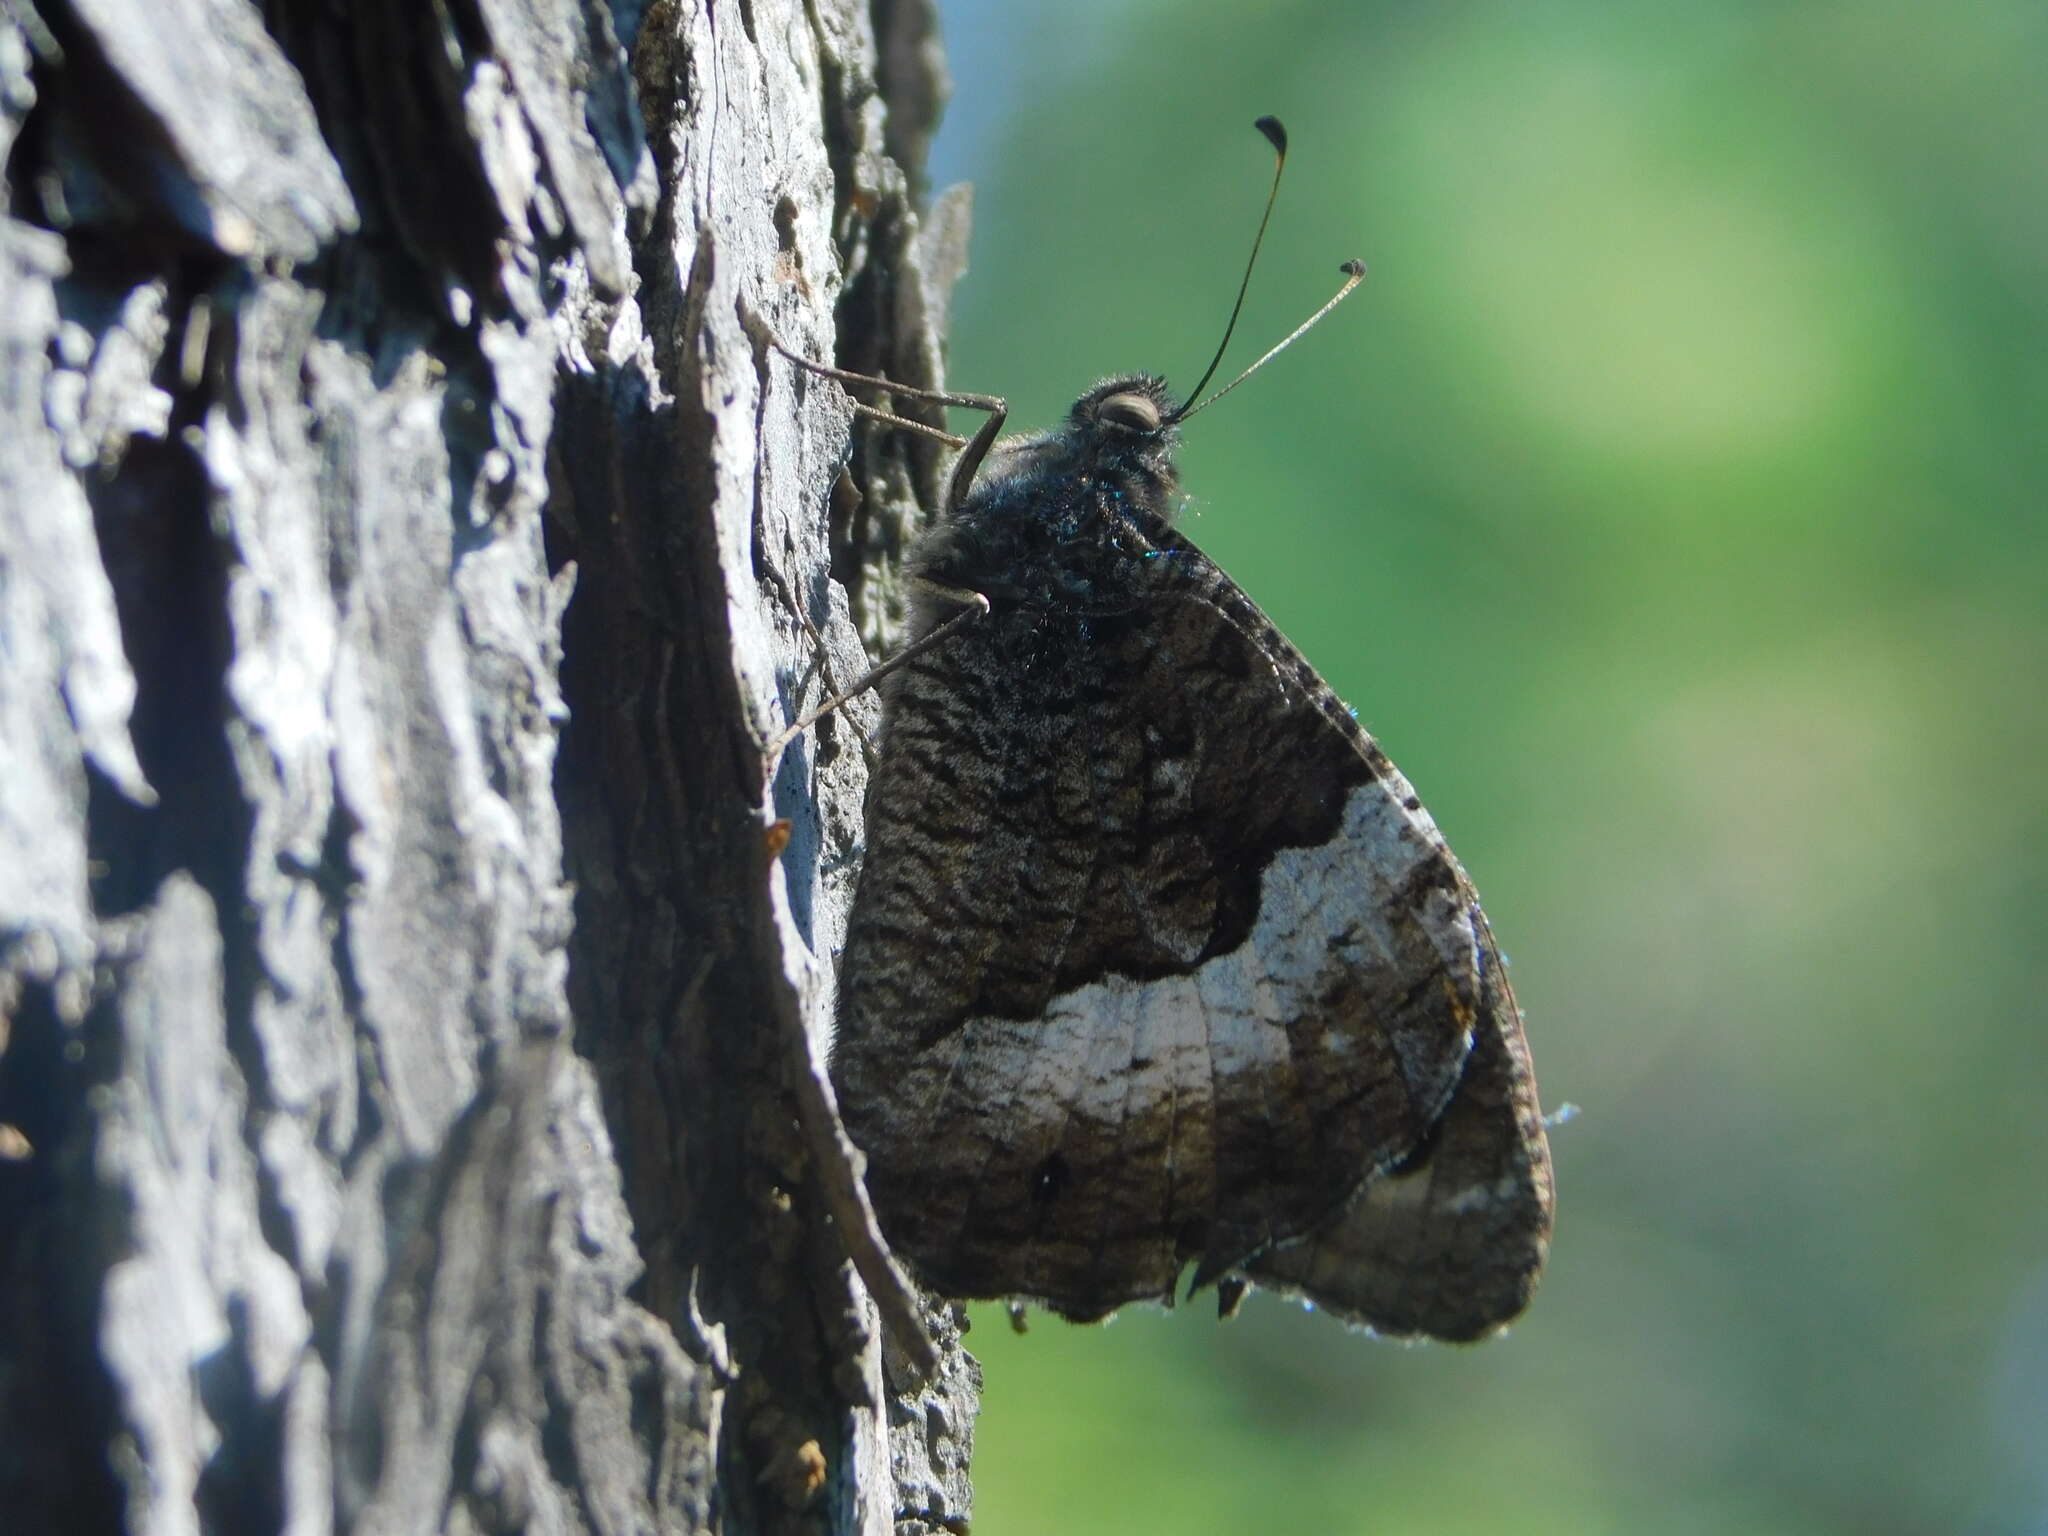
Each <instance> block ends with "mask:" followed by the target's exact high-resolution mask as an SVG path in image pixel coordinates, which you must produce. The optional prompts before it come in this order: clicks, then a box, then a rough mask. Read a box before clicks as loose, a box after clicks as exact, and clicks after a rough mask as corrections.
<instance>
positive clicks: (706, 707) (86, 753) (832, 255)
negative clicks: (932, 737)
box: [0, 0, 976, 1533]
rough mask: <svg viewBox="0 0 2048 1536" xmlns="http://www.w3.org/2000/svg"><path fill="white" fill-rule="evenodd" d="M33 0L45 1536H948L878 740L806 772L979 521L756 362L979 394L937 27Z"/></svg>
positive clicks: (6, 813) (25, 188)
mask: <svg viewBox="0 0 2048 1536" xmlns="http://www.w3.org/2000/svg"><path fill="white" fill-rule="evenodd" d="M0 3H4V9H0V155H4V157H5V164H6V179H5V183H4V186H0V197H4V198H5V205H4V209H0V1510H4V1511H6V1513H5V1515H4V1516H0V1526H4V1527H5V1528H6V1529H7V1530H9V1531H21V1532H35V1531H45V1530H48V1531H66V1532H74V1531H87V1532H89V1531H97V1530H112V1529H116V1528H119V1527H126V1528H128V1529H131V1530H134V1531H138V1532H152V1533H155V1532H162V1533H175V1532H187V1531H200V1530H224V1531H234V1530H247V1531H270V1530H278V1529H283V1530H289V1531H293V1532H318V1531H326V1530H330V1529H334V1528H341V1529H348V1530H365V1531H370V1530H375V1531H384V1530H391V1531H432V1530H441V1529H450V1530H457V1531H471V1530H473V1531H483V1530H490V1531H509V1530H515V1529H522V1528H529V1527H530V1528H533V1529H536V1530H544V1531H584V1530H590V1531H605V1532H614V1531H616V1532H625V1531H697V1530H718V1531H732V1532H753V1531H782V1530H798V1529H801V1530H807V1531H812V1530H815V1531H834V1532H837V1531H852V1530H860V1531H863V1532H877V1531H883V1530H886V1529H888V1528H889V1527H890V1526H891V1524H892V1523H893V1524H894V1525H895V1526H896V1528H898V1529H905V1530H917V1529H925V1528H937V1527H941V1526H944V1527H948V1528H957V1527H959V1526H960V1525H961V1524H962V1523H963V1522H964V1521H965V1518H966V1516H967V1503H966V1498H967V1488H966V1458H967V1452H968V1447H969V1439H970V1430H971V1424H972V1416H973V1412H974V1407H975V1386H976V1382H975V1375H974V1367H973V1362H972V1361H971V1360H970V1359H969V1358H968V1357H967V1356H966V1355H965V1354H964V1353H963V1352H962V1351H961V1349H960V1347H959V1330H958V1324H957V1321H956V1319H955V1317H954V1315H953V1314H952V1313H950V1312H949V1311H947V1310H946V1309H944V1308H938V1307H931V1306H926V1307H925V1309H924V1314H923V1322H924V1326H925V1327H927V1328H929V1329H930V1330H931V1331H932V1332H933V1333H934V1334H935V1335H937V1337H938V1341H939V1346H940V1347H939V1352H938V1359H937V1366H936V1369H935V1370H932V1371H929V1372H926V1371H923V1370H920V1369H917V1368H915V1365H914V1362H916V1361H917V1360H918V1357H919V1353H920V1351H919V1349H918V1328H917V1326H916V1324H915V1322H914V1320H908V1319H907V1317H906V1318H905V1319H899V1322H898V1325H897V1326H896V1327H895V1329H894V1330H893V1331H892V1332H889V1333H887V1334H885V1331H884V1329H883V1328H882V1325H881V1323H880V1321H879V1318H878V1314H877V1311H876V1308H875V1305H874V1303H873V1301H872V1300H871V1299H870V1297H869V1293H868V1290H867V1289H866V1288H865V1287H864V1286H863V1285H862V1284H861V1282H860V1281H859V1280H858V1279H857V1278H856V1276H855V1274H854V1271H853V1270H852V1269H851V1268H850V1266H849V1263H848V1257H847V1256H848V1252H849V1248H852V1249H854V1250H855V1251H865V1250H864V1249H863V1245H862V1243H861V1242H860V1241H859V1239H860V1238H861V1237H862V1236H863V1234H864V1230H865V1229H864V1228H863V1227H862V1223H861V1211H860V1207H859V1202H858V1199H857V1192H856V1187H855V1185H854V1184H853V1183H852V1181H851V1179H850V1176H849V1167H848V1165H847V1163H846V1162H845V1150H844V1147H843V1144H842V1143H841V1141H840V1140H839V1139H838V1138H837V1137H836V1135H835V1126H834V1124H833V1122H832V1120H831V1118H830V1094H829V1089H827V1088H826V1087H825V1086H824V1084H823V1081H822V1078H821V1076H820V1071H819V1066H818V1063H819V1061H820V1060H821V1058H822V1054H823V1044H824V1040H825V1038H826V1036H827V1033H828V1031H829V1019H830V1009H831V992H832V988H831V973H832V963H833V958H834V955H835V953H836V949H837V945H838V942H839V935H840V933H841V930H842V927H843V922H844V914H845V907H846V904H847V901H848V899H849V898H850V895H851V890H852V881H853V875H854V871H855V868H856V866H857V863H858V854H859V847H860V836H861V833H860V825H861V823H860V803H861V795H862V791H863V788H864V785H865V769H864V760H863V755H862V752H861V750H860V739H859V735H858V733H857V731H856V729H855V725H856V722H859V723H862V724H865V725H869V726H871V725H872V723H873V713H874V705H873V703H872V701H870V700H861V701H857V702H856V703H855V704H854V705H851V706H849V707H848V709H847V711H846V712H845V713H844V715H843V716H828V717H827V718H826V720H824V721H823V722H821V723H820V724H819V725H818V726H817V727H815V728H814V729H813V730H812V731H810V732H809V733H807V734H806V735H804V736H803V737H801V738H799V739H798V740H797V741H796V742H794V743H793V744H792V745H791V746H790V747H789V749H788V751H787V752H786V753H784V754H783V756H782V758H781V760H780V765H779V769H778V770H777V771H776V773H775V775H774V777H773V780H772V783H771V782H769V781H768V780H767V777H766V761H767V755H766V754H765V752H764V747H765V744H766V743H768V742H770V741H771V740H772V739H773V738H774V737H775V736H776V735H777V734H778V732H779V731H780V730H781V728H782V727H783V725H785V724H786V723H787V722H788V721H789V720H791V719H793V718H795V716H796V715H797V714H798V713H799V712H800V711H801V710H802V709H803V708H804V707H805V706H806V705H808V704H812V703H815V702H817V701H818V699H819V698H820V697H821V696H822V694H823V692H825V691H826V689H827V682H828V680H832V679H836V680H837V681H839V682H845V681H848V680H850V679H851V678H852V677H853V676H854V675H856V674H857V673H858V672H859V671H860V670H861V668H862V666H863V665H864V660H863V656H862V647H861V644H860V638H859V636H860V633H861V632H864V633H865V635H866V637H867V639H868V641H869V644H870V648H873V647H876V646H880V645H883V644H885V643H886V642H887V640H888V638H889V632H890V625H891V610H892V606H893V586H892V583H893V571H894V566H893V557H894V555H895V554H896V553H897V551H898V550H899V549H900V546H901V541H902V539H903V538H904V537H905V535H906V533H907V532H908V531H909V529H910V528H911V527H912V526H913V525H914V521H915V519H916V518H917V517H918V516H919V513H918V511H917V508H918V505H919V502H920V500H922V501H923V503H924V504H925V505H930V504H931V502H932V499H933V497H934V495H935V490H936V486H935V480H936V476H937V473H938V468H939V466H938V464H937V461H936V456H935V454H934V453H933V452H932V450H931V448H930V445H928V444H924V443H920V442H913V441H911V440H909V439H907V438H906V437H905V436H903V435H901V434H888V433H882V432H871V431H868V430H866V429H865V428H863V429H862V430H861V431H859V432H857V433H856V432H852V431H851V423H850V413H849V411H848V409H847V407H846V405H845V402H844V397H843V395H842V394H841V392H840V391H839V390H838V389H837V388H836V387H834V386H831V385H827V384H822V383H820V382H819V381H817V380H816V379H814V378H811V377H809V376H806V375H803V374H801V373H799V372H797V371H796V370H795V369H793V368H792V366H791V365H790V364H789V363H788V362H787V361H786V360H785V359H783V358H781V357H780V356H778V355H777V354H776V353H775V351H774V350H773V348H772V347H771V345H770V338H771V337H773V338H776V339H779V340H780V341H781V342H783V343H784V344H786V345H788V346H789V347H791V348H793V349H795V350H798V351H800V352H802V353H804V354H806V355H808V356H812V357H816V358H820V359H830V358H833V357H835V356H836V359H837V361H838V362H839V363H840V365H841V366H845V367H851V368H856V369H863V370H868V371H875V370H879V371H884V372H887V373H889V374H890V375H891V376H892V377H895V378H898V379H901V380H904V381H906V382H909V383H926V384H930V383H936V382H937V381H938V373H939V347H940V342H941V331H942V325H943V315H944V309H945V304H946V298H947V294H948V291H949V289H950V285H951V282H952V279H953V276H954V275H955V274H956V273H957V270H958V266H959V260H958V251H959V248H960V237H961V235H962V233H963V232H964V205H963V203H962V201H961V200H957V199H941V200H940V202H939V203H938V204H937V205H936V206H935V207H934V208H932V209H931V210H930V211H929V212H926V211H924V210H923V209H922V206H921V197H922V188H921V186H920V184H919V175H920V166H921V162H922V156H923V152H924V144H925V142H926V140H927V139H928V137H929V134H930V131H931V128H932V126H933V123H934V121H935V119H936V113H937V103H938V101H939V100H940V98H941V96H942V94H943V90H944V80H943V71H942V66H941V64H940V62H939V58H938V54H937V46H936V42H935V39H934V35H933V30H932V29H933V20H932V16H931V13H930V9H929V4H928V0H875V3H874V4H873V5H872V6H871V7H869V8H866V9H862V8H859V7H856V6H855V5H853V4H851V3H850V0H811V3H809V4H800V3H797V0H751V3H749V0H740V3H739V4H738V5H737V6H735V7H733V8H732V9H730V10H728V9H726V8H725V7H723V6H717V5H713V4H712V3H710V0H655V3H653V4H652V5H649V6H646V7H645V8H644V13H643V11H642V8H640V7H638V6H635V5H633V4H631V3H629V0H612V3H611V4H609V5H606V4H604V3H601V0H444V3H437V4H432V5H427V4H420V3H417V0H357V3H355V4H352V5H343V4H337V3H334V0H269V3H267V4H265V5H263V6H261V7H259V6H257V5H255V4H252V3H250V0H33V3H31V0H0ZM850 438H851V442H850ZM863 1272H864V1273H868V1274H870V1275H872V1276H874V1277H876V1278H877V1280H878V1281H880V1282H882V1289H883V1293H884V1295H885V1297H886V1296H888V1295H890V1294H893V1293H892V1290H891V1286H890V1284H889V1283H888V1282H889V1271H888V1268H887V1265H886V1263H885V1262H883V1261H881V1260H880V1259H879V1258H878V1257H877V1256H876V1255H874V1254H872V1253H869V1254H868V1263H867V1264H866V1266H865V1268H864V1271H863Z"/></svg>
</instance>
